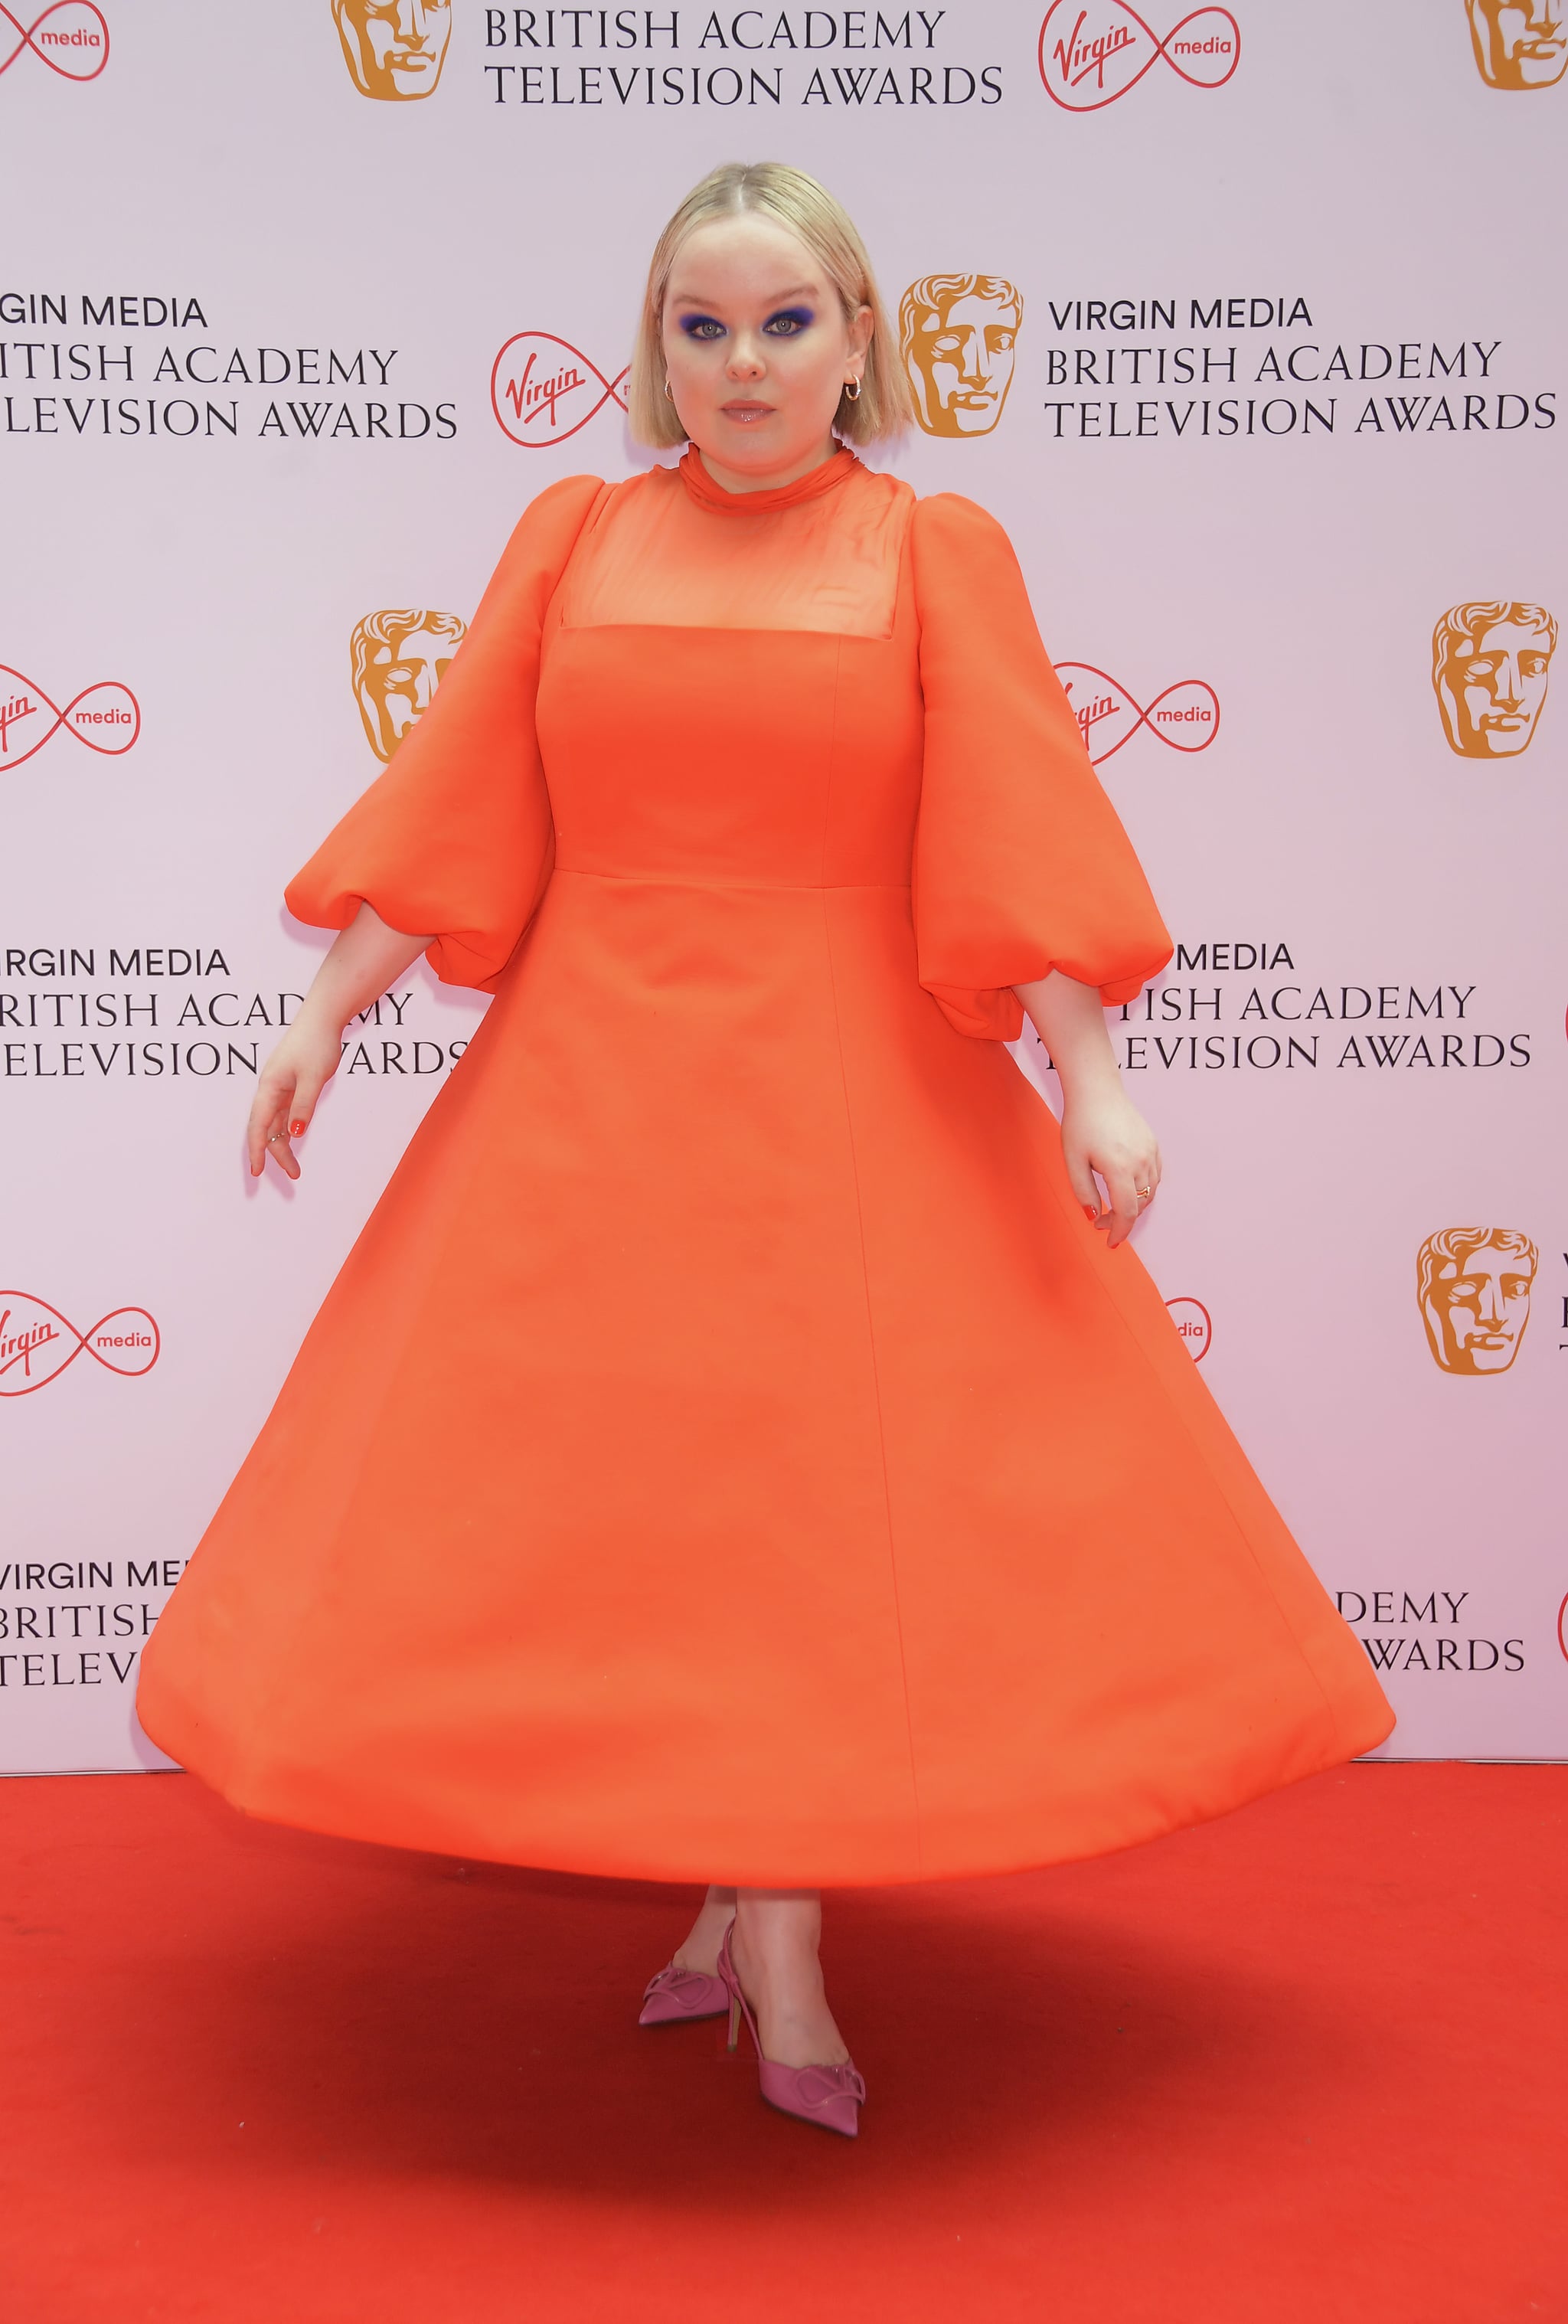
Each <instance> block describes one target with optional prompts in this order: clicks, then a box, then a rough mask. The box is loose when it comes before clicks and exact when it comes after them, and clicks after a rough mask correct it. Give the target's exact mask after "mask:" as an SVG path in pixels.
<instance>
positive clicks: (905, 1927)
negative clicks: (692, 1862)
mask: <svg viewBox="0 0 1568 2324" xmlns="http://www.w3.org/2000/svg"><path fill="white" fill-rule="evenodd" d="M1565 1843H1568V1768H1563V1767H1553V1768H1538V1767H1468V1766H1452V1765H1451V1766H1422V1767H1414V1766H1411V1767H1403V1766H1369V1767H1355V1768H1351V1769H1349V1770H1347V1771H1346V1772H1345V1773H1344V1774H1343V1775H1338V1776H1335V1775H1328V1776H1323V1777H1320V1778H1318V1779H1316V1780H1315V1781H1314V1782H1313V1783H1311V1784H1304V1785H1302V1786H1300V1787H1299V1788H1298V1789H1297V1790H1296V1791H1294V1792H1291V1793H1288V1794H1285V1795H1284V1796H1282V1797H1280V1798H1277V1799H1274V1800H1270V1801H1268V1802H1266V1803H1263V1804H1262V1805H1260V1806H1258V1807H1254V1808H1250V1809H1248V1810H1247V1811H1246V1812H1243V1813H1242V1814H1241V1815H1238V1816H1234V1817H1231V1818H1230V1819H1229V1820H1228V1821H1225V1822H1223V1823H1222V1824H1219V1825H1213V1826H1210V1827H1209V1828H1207V1829H1206V1830H1204V1831H1196V1832H1188V1833H1184V1834H1182V1835H1180V1836H1179V1837H1177V1838H1176V1839H1175V1840H1164V1841H1160V1842H1158V1844H1156V1845H1155V1846H1153V1847H1151V1848H1146V1849H1140V1850H1138V1851H1136V1852H1135V1853H1133V1854H1131V1855H1129V1856H1123V1857H1117V1858H1111V1859H1108V1860H1105V1861H1102V1862H1100V1863H1095V1864H1089V1865H1083V1866H1076V1867H1070V1868H1068V1869H1066V1870H1065V1871H1056V1872H1050V1873H1042V1874H1031V1875H1029V1876H1028V1877H1024V1878H1019V1879H1011V1880H1001V1881H991V1882H975V1883H967V1884H964V1885H954V1886H939V1887H934V1888H926V1889H918V1890H916V1889H909V1890H883V1891H881V1892H877V1893H862V1894H859V1895H848V1896H841V1897H838V1898H835V1899H830V1904H831V1905H832V1918H831V1923H830V1933H829V1941H828V1946H827V1948H826V1950H827V1957H828V1966H829V1973H830V1978H831V1981H832V1987H833V1992H834V1995H835V2001H836V2003H837V2005H838V2007H839V2013H840V2015H841V2016H842V2018H843V2020H844V2024H846V2026H847V2027H848V2029H849V2031H850V2034H851V2038H852V2040H853V2046H854V2051H855V2054H856V2058H857V2060H858V2061H859V2063H860V2064H861V2066H862V2069H863V2070H864V2071H865V2073H866V2076H867V2079H868V2080H869V2082H870V2085H871V2103H870V2104H869V2106H868V2107H867V2108H866V2114H865V2120H864V2129H863V2135H862V2139H861V2141H860V2143H859V2144H858V2146H850V2145H848V2144H844V2143H841V2142H840V2141H837V2140H834V2139H830V2138H828V2137H827V2136H826V2135H824V2134H822V2133H819V2132H813V2131H809V2130H806V2129H803V2128H799V2127H798V2126H795V2125H794V2124H791V2123H789V2122H787V2121H785V2120H783V2119H781V2118H780V2117H779V2116H774V2115H771V2114H770V2113H768V2112H767V2111H766V2110H765V2109H764V2108H763V2107H761V2104H760V2102H759V2101H758V2098H757V2097H756V2080H755V2074H754V2072H753V2071H752V2070H750V2069H748V2067H747V2066H745V2065H744V2064H730V2063H727V2062H725V2061H724V2058H723V2055H722V2036H721V2033H720V2031H719V2029H718V2028H717V2027H716V2026H715V2025H711V2024H710V2025H703V2026H682V2027H678V2028H676V2029H674V2030H672V2031H671V2032H669V2033H658V2034H654V2033H638V2032H637V2031H636V2030H635V2029H634V2027H633V2025H632V2017H633V2015H634V2014H635V2005H636V1999H637V1996H638V1994H639V1992H640V1990H641V1985H642V1982H643V1980H644V1978H646V1977H647V1976H648V1975H649V1973H650V1971H651V1970H652V1969H656V1968H657V1967H659V1964H660V1963H661V1962H662V1961H663V1960H665V1959H666V1957H667V1956H668V1954H669V1950H670V1946H671V1944H672V1942H673V1941H675V1939H676V1938H677V1936H678V1933H679V1932H680V1928H681V1913H682V1908H683V1905H684V1903H685V1898H684V1896H683V1895H675V1894H672V1893H670V1892H666V1891H661V1890H657V1889H652V1888H638V1887H626V1886H613V1885H610V1884H603V1885H601V1884H597V1883H594V1882H590V1881H585V1880H569V1879H564V1878H556V1877H551V1876H549V1875H544V1874H533V1873H525V1872H516V1871H511V1870H504V1869H501V1868H497V1867H493V1866H484V1865H480V1866H474V1867H467V1868H466V1869H464V1868H461V1867H457V1866H456V1865H453V1864H450V1863H447V1862H445V1861H438V1860H434V1859H431V1858H423V1857H402V1856H398V1855H395V1854H391V1853H384V1852H382V1851H380V1850H377V1849H369V1848H356V1847H352V1846H348V1845H345V1844H342V1843H339V1842H336V1841H329V1840H315V1839H310V1838H308V1837H303V1836H300V1835H299V1834H295V1833H291V1832H285V1831H273V1830H269V1829H267V1828H265V1827H263V1826H259V1825H251V1824H247V1823H245V1822H244V1821H242V1820H241V1819H240V1818H238V1817H237V1816H235V1815H232V1814H230V1813H229V1812H227V1811H226V1809H224V1808H222V1807H220V1806H219V1805H217V1803H215V1802H214V1801H213V1800H212V1799H210V1798H209V1797H208V1795H207V1794H204V1793H203V1792H201V1791H200V1790H199V1789H198V1786H197V1785H196V1784H194V1783H192V1782H190V1781H189V1780H188V1779H187V1778H185V1777H183V1776H173V1775H166V1776H146V1777H140V1778H138V1777H113V1776H108V1777H92V1778H84V1777H76V1778H70V1777H67V1778H57V1779H53V1780H50V1781H42V1782H16V1783H10V1784H0V1849H3V1860H4V1862H5V1867H6V1877H5V1895H4V1898H3V1899H0V1903H3V1910H0V1931H3V1932H4V1941H3V1950H0V2012H3V2013H4V2016H5V2039H6V2052H7V2057H8V2061H9V2062H8V2066H7V2071H6V2092H7V2095H6V2100H5V2107H4V2111H3V2114H0V2199H3V2201H4V2229H3V2234H0V2290H3V2292H4V2294H5V2299H4V2304H3V2307H0V2313H4V2315H5V2318H6V2319H7V2324H98V2319H115V2324H143V2319H147V2324H185V2319H200V2324H208V2319H216V2324H415V2319H420V2324H426V2319H429V2324H448V2319H451V2324H519V2319H521V2320H522V2324H557V2319H559V2324H598V2319H606V2324H609V2319H613V2324H622V2319H625V2324H632V2319H635V2320H636V2324H665V2319H669V2324H675V2319H681V2324H708V2319H715V2324H717V2319H725V2324H775V2319H778V2324H783V2320H784V2319H802V2324H806V2320H807V2319H809V2324H817V2319H823V2324H827V2319H834V2324H836V2319H844V2324H850V2320H851V2319H853V2320H854V2324H861V2319H870V2324H882V2319H889V2320H890V2324H891V2319H898V2324H928V2319H944V2324H946V2319H961V2324H968V2319H976V2324H995V2319H1007V2324H1010V2319H1015V2318H1016V2319H1020V2324H1021V2319H1029V2324H1034V2320H1035V2319H1051V2324H1361V2319H1379V2324H1503V2319H1513V2318H1520V2319H1525V2318H1539V2317H1562V2316H1565V2315H1568V2227H1565V2224H1564V2221H1565V2217H1568V2205H1565V2203H1564V2190H1565V2187H1568V2172H1565V2164H1568V2137H1565V2123H1568V2071H1565V2069H1568V2040H1565V2016H1568V2011H1565V2007H1564V1978H1563V1951H1562V1947H1563V1932H1564V1921H1565V1916H1564V1913H1563V1905H1564V1902H1565V1892H1568V1844H1565Z"/></svg>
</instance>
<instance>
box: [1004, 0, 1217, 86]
mask: <svg viewBox="0 0 1568 2324" xmlns="http://www.w3.org/2000/svg"><path fill="white" fill-rule="evenodd" d="M1161 58H1163V59H1164V60H1165V61H1166V63H1167V65H1169V67H1170V69H1171V70H1172V72H1174V73H1179V74H1180V76H1181V78H1182V79H1183V80H1185V81H1188V82H1190V83H1191V85H1192V87H1193V88H1223V86H1224V84H1225V83H1226V81H1228V80H1229V79H1230V78H1231V74H1232V73H1233V72H1234V71H1235V69H1236V67H1237V66H1238V65H1239V64H1240V63H1241V26H1240V24H1238V23H1237V22H1236V19H1235V18H1234V16H1232V15H1231V11H1230V10H1229V9H1228V8H1194V10H1193V12H1192V14H1191V15H1190V16H1184V17H1183V18H1182V20H1181V23H1179V24H1175V25H1173V26H1172V28H1171V30H1170V31H1169V32H1167V34H1166V36H1165V38H1164V40H1163V41H1162V40H1161V39H1160V38H1159V36H1158V33H1157V32H1153V31H1152V30H1151V29H1150V27H1149V26H1148V24H1146V23H1144V21H1143V18H1142V17H1141V16H1140V15H1139V13H1138V11H1137V9H1136V8H1134V7H1132V6H1131V5H1130V0H1092V5H1090V6H1088V7H1084V6H1082V5H1080V0H1051V5H1050V6H1049V7H1048V8H1047V11H1046V18H1045V22H1044V23H1043V24H1042V25H1041V26H1040V43H1039V60H1040V78H1041V79H1042V80H1043V81H1044V83H1045V85H1046V95H1047V97H1050V98H1051V99H1052V100H1053V102H1054V103H1056V104H1057V105H1060V106H1065V108H1066V110H1067V111H1068V112H1069V113H1098V112H1099V110H1100V108H1101V106H1104V105H1114V104H1115V102H1116V100H1117V98H1118V97H1125V96H1126V95H1127V92H1128V90H1129V89H1130V88H1137V86H1138V84H1139V81H1140V80H1141V79H1142V78H1143V76H1144V74H1145V73H1146V72H1152V71H1153V69H1154V68H1155V66H1156V65H1157V64H1158V63H1159V61H1160V60H1161Z"/></svg>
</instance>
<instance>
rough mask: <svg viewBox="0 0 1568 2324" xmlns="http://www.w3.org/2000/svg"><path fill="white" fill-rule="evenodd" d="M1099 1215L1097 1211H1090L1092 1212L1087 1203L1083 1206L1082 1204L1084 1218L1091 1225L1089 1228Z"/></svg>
mask: <svg viewBox="0 0 1568 2324" xmlns="http://www.w3.org/2000/svg"><path fill="white" fill-rule="evenodd" d="M1099 1215H1100V1213H1099V1212H1098V1211H1092V1210H1091V1209H1090V1208H1089V1205H1088V1203H1084V1217H1085V1218H1086V1219H1087V1220H1088V1222H1089V1223H1090V1225H1091V1226H1093V1223H1094V1222H1095V1220H1096V1219H1097V1218H1098V1217H1099Z"/></svg>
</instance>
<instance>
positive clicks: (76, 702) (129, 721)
mask: <svg viewBox="0 0 1568 2324" xmlns="http://www.w3.org/2000/svg"><path fill="white" fill-rule="evenodd" d="M13 678H14V679H15V681H16V683H15V685H14V686H13V685H12V684H11V683H10V681H11V680H12V679H13ZM99 696H101V697H102V698H101V699H98V698H97V697H99ZM46 711H47V712H48V713H50V714H51V715H50V716H49V719H48V721H47V723H42V722H43V720H44V714H45V712H46ZM62 726H63V727H64V728H65V730H66V732H67V733H68V734H74V735H75V736H76V739H77V741H78V742H85V743H86V744H87V746H88V750H89V751H97V752H101V754H102V755H103V756H104V757H105V758H106V759H117V758H119V757H120V755H121V753H122V752H125V751H128V750H129V749H130V747H131V745H132V743H133V742H134V741H135V739H136V737H137V735H138V734H139V733H141V732H142V705H141V704H140V703H139V702H138V701H137V699H136V697H135V696H134V694H133V693H132V691H131V689H130V687H128V686H122V685H121V683H120V681H119V679H118V678H99V679H98V680H97V683H96V685H93V686H84V687H83V688H82V690H81V692H80V693H79V694H78V695H74V696H72V698H71V699H70V701H69V702H68V703H67V704H66V705H65V708H64V709H63V710H61V709H60V706H59V705H58V704H56V703H53V702H51V700H50V698H49V696H48V695H47V694H45V692H44V690H43V688H42V687H41V686H34V684H33V683H32V679H31V678H23V675H22V672H21V671H20V670H19V669H11V668H10V666H9V664H7V663H5V662H3V661H0V767H20V766H23V765H24V764H25V762H26V761H28V760H29V759H31V758H32V756H33V754H34V752H38V751H42V748H43V746H44V744H45V743H46V742H48V741H49V740H50V737H51V735H54V734H58V733H59V732H60V728H61V727H62Z"/></svg>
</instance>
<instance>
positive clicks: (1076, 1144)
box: [1062, 1083, 1160, 1250]
mask: <svg viewBox="0 0 1568 2324" xmlns="http://www.w3.org/2000/svg"><path fill="white" fill-rule="evenodd" d="M1062 1152H1063V1155H1064V1157H1065V1161H1066V1165H1067V1176H1068V1178H1069V1180H1070V1181H1071V1183H1072V1188H1073V1192H1074V1194H1076V1196H1077V1197H1078V1200H1079V1201H1080V1202H1081V1203H1083V1205H1084V1210H1085V1211H1086V1212H1087V1213H1088V1215H1089V1217H1090V1218H1091V1219H1092V1220H1093V1222H1094V1224H1095V1225H1096V1226H1097V1227H1101V1228H1103V1229H1104V1231H1105V1244H1106V1249H1107V1250H1115V1248H1116V1246H1117V1244H1118V1243H1119V1242H1125V1241H1126V1240H1127V1237H1128V1234H1129V1233H1130V1231H1131V1228H1132V1224H1133V1222H1134V1221H1135V1220H1136V1219H1137V1217H1138V1214H1139V1212H1140V1211H1143V1210H1146V1209H1147V1208H1148V1204H1149V1203H1151V1202H1153V1200H1154V1197H1155V1194H1156V1193H1157V1192H1158V1187H1159V1172H1160V1162H1159V1146H1158V1140H1157V1139H1156V1138H1155V1134H1154V1132H1153V1130H1150V1128H1149V1126H1148V1122H1147V1121H1145V1120H1144V1118H1143V1116H1142V1115H1141V1114H1140V1113H1139V1111H1138V1108H1137V1107H1136V1106H1135V1105H1134V1104H1133V1103H1132V1102H1131V1100H1130V1098H1128V1097H1125V1096H1124V1095H1123V1094H1122V1092H1121V1088H1120V1087H1119V1086H1118V1085H1117V1084H1114V1083H1112V1084H1107V1085H1106V1086H1104V1087H1103V1088H1096V1089H1095V1090H1093V1092H1091V1093H1083V1092H1080V1093H1078V1094H1077V1095H1075V1096H1073V1097H1069V1098H1067V1099H1066V1100H1065V1103H1064V1106H1063V1111H1062ZM1096 1172H1098V1173H1099V1175H1100V1177H1101V1178H1102V1180H1103V1182H1104V1192H1103V1194H1102V1191H1101V1188H1100V1187H1099V1186H1098V1185H1096V1184H1095V1182H1094V1179H1095V1173H1096Z"/></svg>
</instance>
